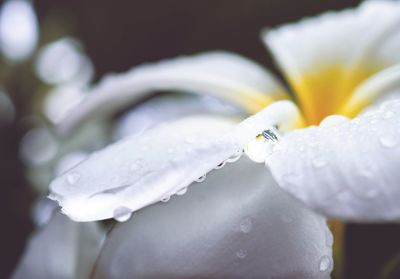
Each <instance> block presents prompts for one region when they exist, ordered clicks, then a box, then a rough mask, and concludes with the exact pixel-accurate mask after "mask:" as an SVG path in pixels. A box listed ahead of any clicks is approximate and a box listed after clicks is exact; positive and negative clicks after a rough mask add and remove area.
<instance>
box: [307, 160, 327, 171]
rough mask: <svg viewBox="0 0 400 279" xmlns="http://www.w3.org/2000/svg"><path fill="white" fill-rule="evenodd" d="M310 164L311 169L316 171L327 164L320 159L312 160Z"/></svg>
mask: <svg viewBox="0 0 400 279" xmlns="http://www.w3.org/2000/svg"><path fill="white" fill-rule="evenodd" d="M311 163H312V165H313V167H314V168H316V169H320V168H323V167H325V166H326V164H327V163H326V161H325V160H324V159H322V158H314V159H313V160H312V162H311Z"/></svg>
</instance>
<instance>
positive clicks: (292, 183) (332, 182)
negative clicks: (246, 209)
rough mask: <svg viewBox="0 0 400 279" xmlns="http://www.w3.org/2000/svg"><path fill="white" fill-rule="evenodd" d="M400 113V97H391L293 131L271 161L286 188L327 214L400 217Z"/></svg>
mask: <svg viewBox="0 0 400 279" xmlns="http://www.w3.org/2000/svg"><path fill="white" fill-rule="evenodd" d="M399 112H400V100H395V101H389V102H386V103H384V104H382V105H381V106H379V108H375V109H371V110H369V111H368V112H366V113H364V114H362V115H360V116H359V117H357V118H354V119H353V120H346V119H344V118H342V117H340V118H336V121H332V119H331V118H332V117H328V119H326V120H324V121H323V122H322V123H321V126H320V127H315V126H314V127H310V128H307V129H302V130H297V131H293V132H291V133H288V134H287V135H286V136H285V137H284V138H283V139H282V141H281V142H280V145H279V147H278V148H277V149H275V153H274V154H272V155H271V156H270V157H269V158H268V160H267V165H268V166H269V167H270V168H271V170H272V174H273V176H274V178H275V179H276V181H277V182H278V184H279V185H280V186H281V187H283V188H284V189H285V190H287V191H289V192H290V193H292V194H293V195H294V196H296V197H297V198H299V199H300V200H302V201H303V202H304V203H306V204H307V205H308V206H310V207H312V208H314V209H316V210H318V211H319V212H322V213H324V214H326V215H327V216H330V217H334V218H339V219H344V220H351V221H391V220H400V203H399V200H400V187H399V181H400V172H399V169H398V166H399V164H400V113H399ZM333 117H335V116H333Z"/></svg>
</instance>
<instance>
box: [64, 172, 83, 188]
mask: <svg viewBox="0 0 400 279" xmlns="http://www.w3.org/2000/svg"><path fill="white" fill-rule="evenodd" d="M80 178H81V175H80V174H79V172H76V171H73V172H70V173H69V174H67V182H68V183H69V184H71V185H74V184H75V183H77V182H78V181H79V179H80Z"/></svg>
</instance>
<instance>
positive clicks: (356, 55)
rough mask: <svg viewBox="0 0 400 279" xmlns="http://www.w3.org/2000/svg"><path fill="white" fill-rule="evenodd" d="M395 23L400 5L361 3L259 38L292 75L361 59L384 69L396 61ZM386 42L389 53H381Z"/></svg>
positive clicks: (399, 40) (398, 35) (399, 39)
mask: <svg viewBox="0 0 400 279" xmlns="http://www.w3.org/2000/svg"><path fill="white" fill-rule="evenodd" d="M377 18H379V19H380V20H378V21H377V20H376V19H377ZM399 24H400V2H398V1H385V0H383V1H365V2H364V3H363V4H362V5H361V6H360V7H359V8H357V9H348V10H345V11H340V12H327V13H325V14H323V15H321V16H318V17H314V18H309V19H305V20H303V21H300V22H299V23H295V24H288V25H284V26H282V27H280V28H278V29H274V30H272V31H267V32H265V33H264V34H263V38H264V40H265V42H266V43H267V44H268V46H269V47H270V48H271V50H272V52H273V53H274V55H275V56H276V59H277V60H278V62H279V63H280V64H281V65H282V67H283V68H284V70H285V71H288V72H289V73H293V74H295V75H296V74H301V72H303V71H310V70H313V67H315V66H320V65H323V64H338V63H339V64H347V65H348V66H354V65H353V64H354V63H359V62H361V61H360V60H362V59H363V58H366V60H365V61H362V62H366V63H368V62H370V63H374V62H378V63H379V64H381V65H382V64H383V65H385V66H388V65H393V64H395V63H398V62H400V57H399V56H398V55H397V53H398V51H399V48H400V31H399V29H398V25H399ZM366 30H368V32H366ZM389 42H390V43H391V45H390V50H391V51H388V50H387V51H383V49H385V48H387V47H389V46H388V45H387V44H388V43H389ZM388 52H389V53H388ZM383 56H385V57H386V58H385V59H384V57H383Z"/></svg>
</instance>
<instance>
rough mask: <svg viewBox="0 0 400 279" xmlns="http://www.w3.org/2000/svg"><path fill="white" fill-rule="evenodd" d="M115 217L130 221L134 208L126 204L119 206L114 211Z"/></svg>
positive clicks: (122, 220) (119, 220) (119, 219)
mask: <svg viewBox="0 0 400 279" xmlns="http://www.w3.org/2000/svg"><path fill="white" fill-rule="evenodd" d="M113 216H114V219H115V220H117V221H118V222H125V221H128V220H129V218H131V216H132V210H131V209H130V208H128V207H125V206H120V207H117V208H116V209H115V210H114V212H113Z"/></svg>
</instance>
